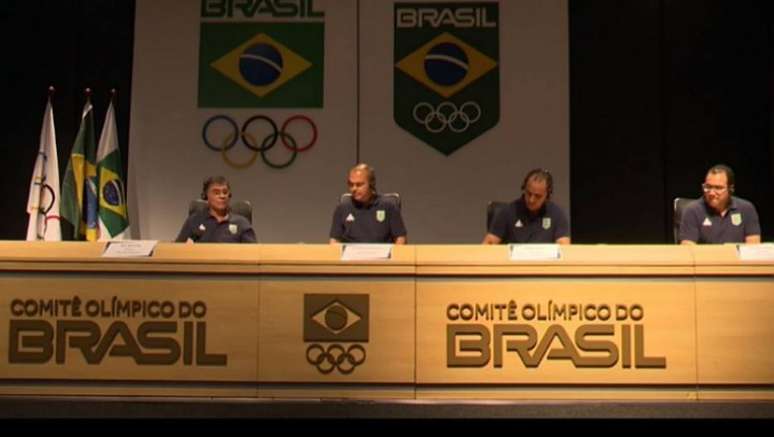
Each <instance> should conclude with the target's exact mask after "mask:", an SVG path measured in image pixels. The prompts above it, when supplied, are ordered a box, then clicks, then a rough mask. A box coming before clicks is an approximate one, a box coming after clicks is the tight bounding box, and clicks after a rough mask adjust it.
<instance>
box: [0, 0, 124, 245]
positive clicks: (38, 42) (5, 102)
mask: <svg viewBox="0 0 774 437" xmlns="http://www.w3.org/2000/svg"><path fill="white" fill-rule="evenodd" d="M133 45H134V1H133V0H99V1H95V0H4V1H2V2H0V52H1V53H3V62H2V68H0V92H1V93H2V99H0V105H2V113H3V116H2V124H1V125H0V154H1V155H2V164H0V181H1V184H0V186H1V187H2V195H1V196H0V199H2V200H1V201H0V204H1V205H2V211H3V215H4V219H3V221H2V226H0V239H3V240H23V239H24V238H25V237H26V235H27V221H28V216H27V213H26V208H27V195H28V194H29V193H28V190H29V184H30V178H31V176H32V167H33V165H34V163H35V159H36V157H37V153H38V147H39V145H40V128H41V124H42V122H43V111H44V109H45V105H46V98H47V95H48V92H47V90H48V87H49V85H52V86H54V88H55V89H56V91H55V93H54V95H53V98H52V104H53V108H54V122H55V124H56V134H57V145H58V153H57V155H58V158H59V176H60V179H61V178H64V172H65V169H66V168H67V161H68V160H69V156H70V149H71V148H72V145H73V141H74V140H75V135H76V134H77V132H78V127H79V125H80V117H81V111H82V110H83V105H84V103H85V102H86V99H85V96H84V90H85V89H86V88H91V89H92V97H91V100H92V105H93V106H94V115H95V122H96V123H95V127H96V129H95V136H96V139H97V141H99V134H100V132H101V129H102V122H103V120H104V118H105V112H106V111H107V106H108V103H109V101H110V90H111V89H115V90H116V123H117V125H118V140H119V145H120V147H121V154H122V163H123V166H124V175H125V176H126V169H127V163H128V158H127V152H128V146H129V108H130V96H131V83H132V53H133ZM127 182H128V183H131V181H127Z"/></svg>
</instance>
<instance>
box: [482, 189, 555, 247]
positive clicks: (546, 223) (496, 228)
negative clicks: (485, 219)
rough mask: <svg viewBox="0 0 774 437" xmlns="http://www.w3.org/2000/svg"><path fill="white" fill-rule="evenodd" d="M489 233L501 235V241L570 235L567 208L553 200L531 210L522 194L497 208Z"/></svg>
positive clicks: (532, 240)
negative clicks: (564, 209) (537, 209)
mask: <svg viewBox="0 0 774 437" xmlns="http://www.w3.org/2000/svg"><path fill="white" fill-rule="evenodd" d="M489 233H490V234H492V235H496V236H497V237H499V238H500V239H501V240H502V243H555V242H556V240H558V239H559V238H562V237H569V236H570V222H569V221H568V220H567V216H566V215H565V214H564V211H562V209H561V208H559V206H558V205H556V204H555V203H553V202H551V201H547V202H546V203H545V204H543V207H542V208H541V209H540V211H538V212H537V213H536V214H532V213H531V212H530V211H529V209H527V205H526V204H525V203H524V198H523V197H519V198H518V199H516V200H514V201H513V202H511V203H509V204H508V205H507V206H506V207H504V208H501V209H500V210H499V211H498V212H497V214H496V215H495V216H494V218H492V223H491V225H490V226H489Z"/></svg>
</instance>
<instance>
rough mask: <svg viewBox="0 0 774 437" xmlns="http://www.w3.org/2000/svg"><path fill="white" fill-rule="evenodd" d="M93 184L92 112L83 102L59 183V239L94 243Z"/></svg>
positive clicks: (94, 176)
mask: <svg viewBox="0 0 774 437" xmlns="http://www.w3.org/2000/svg"><path fill="white" fill-rule="evenodd" d="M97 185H98V181H97V165H96V144H95V141H94V111H93V108H92V106H91V100H89V99H87V100H86V105H84V107H83V114H82V115H81V127H80V128H79V129H78V135H76V137H75V143H74V144H73V148H72V151H71V152H70V160H69V161H68V162H67V170H66V171H65V177H64V182H63V183H62V196H61V199H62V200H61V205H60V212H61V215H62V219H63V220H62V225H63V229H62V239H64V240H88V241H97Z"/></svg>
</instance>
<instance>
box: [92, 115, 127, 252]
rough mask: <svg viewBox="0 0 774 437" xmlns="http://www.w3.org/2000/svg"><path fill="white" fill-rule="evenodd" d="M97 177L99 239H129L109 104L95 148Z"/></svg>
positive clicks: (123, 185)
mask: <svg viewBox="0 0 774 437" xmlns="http://www.w3.org/2000/svg"><path fill="white" fill-rule="evenodd" d="M97 175H98V176H99V239H100V241H106V240H123V239H125V238H129V217H128V216H127V213H126V190H125V186H126V185H125V184H124V178H123V176H122V175H123V170H122V167H121V151H120V150H119V149H118V133H117V132H116V116H115V111H114V109H113V101H112V100H111V101H110V106H109V107H108V110H107V114H106V115H105V123H104V124H103V125H102V134H101V135H100V136H99V147H98V148H97Z"/></svg>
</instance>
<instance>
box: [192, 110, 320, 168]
mask: <svg viewBox="0 0 774 437" xmlns="http://www.w3.org/2000/svg"><path fill="white" fill-rule="evenodd" d="M218 121H224V122H226V124H227V125H228V127H229V130H230V133H228V134H226V135H225V136H223V138H222V139H221V140H220V141H213V139H212V138H211V135H210V129H211V127H212V125H213V123H215V122H218ZM297 121H299V122H306V124H308V125H309V127H310V128H311V130H312V137H311V139H310V140H309V141H308V142H307V144H304V145H301V146H299V144H298V142H297V140H296V138H295V137H294V136H293V135H291V134H290V133H289V132H288V130H289V127H290V125H291V124H292V123H293V122H297ZM256 123H258V124H266V125H268V127H269V133H268V134H267V135H266V136H265V137H263V138H262V139H260V141H259V140H258V139H257V138H256V136H255V135H254V134H253V133H251V132H250V128H251V127H253V126H255V124H256ZM202 140H203V141H204V145H205V146H207V147H208V148H209V149H211V150H213V151H216V152H220V154H221V157H222V158H223V161H224V162H225V163H226V164H228V165H229V166H231V167H233V168H237V169H243V168H247V167H249V166H251V165H252V164H253V163H254V162H255V160H256V159H257V158H258V156H259V155H260V157H261V160H262V161H263V162H264V164H266V165H267V166H269V167H271V168H274V169H282V168H286V167H288V166H290V165H291V164H292V163H293V162H294V161H295V160H296V156H297V155H298V153H299V152H304V151H306V150H309V149H310V148H312V146H314V145H315V144H316V143H317V125H315V123H314V121H312V119H311V118H309V117H307V116H306V115H301V114H296V115H293V116H291V117H289V118H287V119H286V120H285V121H284V122H283V123H282V127H281V128H280V129H277V123H276V122H275V121H274V120H273V119H272V118H270V117H268V116H266V115H263V114H258V115H253V116H252V117H250V118H248V119H247V120H246V121H245V122H244V123H243V124H242V127H241V128H239V126H238V125H237V122H236V121H235V120H234V119H233V118H231V117H229V116H227V115H223V114H219V115H215V116H212V117H210V118H209V119H208V120H207V121H206V122H205V123H204V126H203V127H202ZM240 140H241V142H242V144H243V145H244V146H245V147H246V148H247V149H249V150H250V151H252V152H254V153H253V154H252V155H251V156H250V157H249V158H248V159H247V160H245V161H243V162H236V161H234V160H232V159H231V158H230V157H229V156H228V154H227V151H228V150H230V149H231V148H233V147H234V146H235V145H236V143H237V141H240ZM277 140H281V141H282V144H283V145H284V146H285V148H286V149H288V150H290V151H291V155H290V157H289V158H288V159H287V160H285V161H284V162H273V161H271V160H270V159H269V157H268V155H267V152H268V151H269V150H271V149H272V148H273V147H274V146H275V145H276V144H277Z"/></svg>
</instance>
